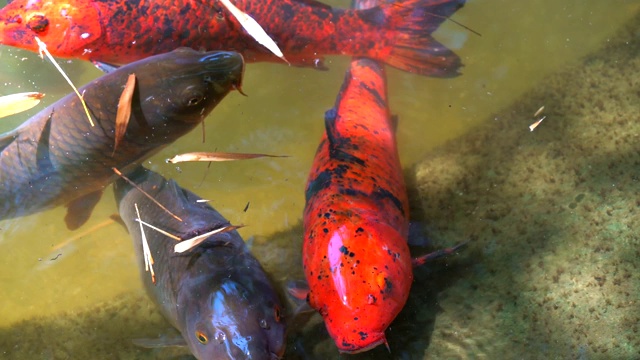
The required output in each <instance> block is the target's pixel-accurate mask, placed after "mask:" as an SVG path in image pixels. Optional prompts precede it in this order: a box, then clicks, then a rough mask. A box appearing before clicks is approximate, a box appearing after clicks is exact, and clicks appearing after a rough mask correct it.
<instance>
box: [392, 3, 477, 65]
mask: <svg viewBox="0 0 640 360" xmlns="http://www.w3.org/2000/svg"><path fill="white" fill-rule="evenodd" d="M464 3H465V0H401V1H397V2H387V4H386V5H383V7H384V11H385V13H386V14H387V15H388V16H389V18H388V19H390V24H395V29H394V30H395V31H396V32H397V37H396V38H395V39H394V43H393V45H392V46H393V48H392V49H391V54H390V56H389V57H388V58H386V59H384V61H385V62H386V63H387V64H389V65H391V66H393V67H396V68H398V69H400V70H404V71H408V72H411V73H417V74H420V75H426V76H433V77H454V76H457V75H459V72H458V71H459V69H460V68H461V67H462V62H461V61H460V58H459V57H458V55H456V54H455V53H454V52H453V51H451V50H449V49H447V48H446V47H445V46H444V45H442V44H440V43H439V42H437V41H436V40H435V39H434V38H433V37H432V36H431V34H432V33H433V32H434V31H435V30H436V29H437V28H438V26H440V24H441V23H442V22H443V21H444V20H446V19H447V18H449V17H450V16H451V15H453V13H455V12H456V10H458V9H460V8H461V7H462V6H464Z"/></svg>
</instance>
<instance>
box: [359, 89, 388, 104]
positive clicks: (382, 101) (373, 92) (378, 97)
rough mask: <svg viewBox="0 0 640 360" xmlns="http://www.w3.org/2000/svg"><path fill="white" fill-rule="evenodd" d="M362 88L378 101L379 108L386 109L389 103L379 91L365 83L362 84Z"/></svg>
mask: <svg viewBox="0 0 640 360" xmlns="http://www.w3.org/2000/svg"><path fill="white" fill-rule="evenodd" d="M362 87H363V88H364V89H365V90H367V92H368V93H369V94H371V96H373V98H374V99H375V101H376V105H378V107H379V108H381V109H385V108H386V107H387V101H386V100H385V99H384V98H383V97H382V95H380V93H379V92H378V90H377V89H375V88H373V87H370V86H369V85H367V84H364V83H363V84H362Z"/></svg>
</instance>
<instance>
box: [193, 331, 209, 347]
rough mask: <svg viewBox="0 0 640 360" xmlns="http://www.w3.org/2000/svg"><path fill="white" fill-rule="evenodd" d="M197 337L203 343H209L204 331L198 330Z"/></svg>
mask: <svg viewBox="0 0 640 360" xmlns="http://www.w3.org/2000/svg"><path fill="white" fill-rule="evenodd" d="M196 338H197V339H198V341H199V342H200V344H202V345H207V343H208V342H209V338H208V337H207V335H205V334H204V333H203V332H202V331H198V330H196Z"/></svg>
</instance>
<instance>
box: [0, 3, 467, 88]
mask: <svg viewBox="0 0 640 360" xmlns="http://www.w3.org/2000/svg"><path fill="white" fill-rule="evenodd" d="M464 3H465V0H399V1H396V2H393V3H385V4H382V5H380V6H377V7H374V8H371V9H366V10H351V9H349V10H345V9H336V8H332V7H330V6H328V5H325V4H322V3H319V2H316V1H314V0H270V1H261V0H235V1H234V4H235V6H236V7H238V8H239V9H240V10H242V11H244V12H246V13H247V14H248V15H250V16H251V17H253V18H254V19H255V20H256V21H257V22H258V23H259V24H260V25H261V26H262V27H263V28H264V30H265V31H266V33H267V34H268V35H269V36H270V37H271V38H272V39H274V41H275V42H276V43H277V45H278V46H279V48H280V49H281V50H282V52H283V53H284V56H285V57H286V58H287V59H288V60H289V61H290V62H291V63H293V64H295V65H301V66H316V67H321V66H322V56H323V55H331V54H343V55H351V56H367V57H370V58H373V59H377V60H380V61H383V62H385V63H387V64H389V65H391V66H393V67H396V68H398V69H402V70H405V71H409V72H413V73H417V74H421V75H427V76H434V77H451V76H455V75H457V74H458V69H459V68H460V67H461V62H460V59H459V57H458V56H457V55H455V54H454V53H453V52H452V51H450V50H449V49H447V48H446V47H445V46H443V45H442V44H440V43H438V42H437V41H436V40H434V39H433V37H431V33H432V32H433V31H435V30H436V29H437V27H438V26H439V25H440V23H441V22H442V21H444V19H446V18H448V17H450V16H451V15H452V14H453V13H454V12H455V11H456V10H458V9H459V8H461V7H462V6H463V5H464ZM34 36H38V37H39V38H40V39H41V40H43V41H44V42H45V43H46V44H47V46H48V49H49V51H50V52H51V53H52V54H53V55H55V56H59V57H64V58H81V59H86V60H92V61H96V62H102V63H107V64H113V65H119V64H125V63H129V62H132V61H134V60H138V59H141V58H145V57H147V56H150V55H153V54H158V53H164V52H168V51H171V50H173V49H175V48H178V47H181V46H186V47H191V48H194V49H197V50H200V49H204V50H215V49H226V50H235V51H237V52H240V53H242V55H243V56H244V58H245V60H246V61H249V62H251V61H282V60H280V59H278V58H277V57H276V56H274V55H273V54H271V53H270V52H269V50H267V49H266V48H264V47H263V46H262V45H260V44H258V43H257V42H256V41H255V40H254V39H253V38H252V37H251V36H250V35H249V34H248V33H247V32H246V31H245V30H243V28H242V26H241V25H240V23H239V22H238V20H237V19H236V18H235V17H234V16H232V15H231V14H230V13H229V11H228V10H227V9H226V8H224V7H222V6H221V5H220V4H219V3H218V2H217V1H213V0H148V1H139V0H13V1H11V2H10V3H9V4H8V5H7V6H6V7H4V8H3V9H1V10H0V44H5V45H10V46H15V47H20V48H23V49H28V50H32V51H37V50H38V46H37V44H36V42H35V41H34Z"/></svg>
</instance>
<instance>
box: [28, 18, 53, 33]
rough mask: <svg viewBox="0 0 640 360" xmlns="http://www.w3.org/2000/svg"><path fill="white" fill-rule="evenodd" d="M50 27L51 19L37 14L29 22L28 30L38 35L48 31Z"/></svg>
mask: <svg viewBox="0 0 640 360" xmlns="http://www.w3.org/2000/svg"><path fill="white" fill-rule="evenodd" d="M48 27H49V19H47V17H46V16H44V15H42V14H35V15H33V16H32V17H30V18H29V20H28V21H27V28H29V29H31V30H32V31H33V32H35V33H38V34H39V33H42V32H45V31H47V28H48Z"/></svg>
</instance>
